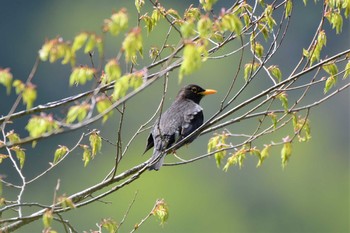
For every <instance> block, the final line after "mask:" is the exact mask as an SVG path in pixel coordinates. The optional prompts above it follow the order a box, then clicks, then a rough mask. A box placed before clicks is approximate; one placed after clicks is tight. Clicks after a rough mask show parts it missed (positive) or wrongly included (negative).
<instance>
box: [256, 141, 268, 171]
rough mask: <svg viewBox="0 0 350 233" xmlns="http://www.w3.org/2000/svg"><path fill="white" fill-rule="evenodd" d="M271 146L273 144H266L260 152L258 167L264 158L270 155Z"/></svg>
mask: <svg viewBox="0 0 350 233" xmlns="http://www.w3.org/2000/svg"><path fill="white" fill-rule="evenodd" d="M270 148H271V145H265V147H264V149H262V151H261V152H260V158H259V162H258V164H257V165H256V166H257V167H260V166H261V165H262V163H263V162H264V160H265V159H266V158H267V157H268V156H269V150H270Z"/></svg>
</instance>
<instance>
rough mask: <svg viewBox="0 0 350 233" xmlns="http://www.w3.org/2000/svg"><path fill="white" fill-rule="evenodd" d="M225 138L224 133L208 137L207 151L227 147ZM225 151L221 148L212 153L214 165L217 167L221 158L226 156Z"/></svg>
mask: <svg viewBox="0 0 350 233" xmlns="http://www.w3.org/2000/svg"><path fill="white" fill-rule="evenodd" d="M226 138H227V135H226V134H225V133H223V134H219V135H216V136H214V137H212V138H210V139H209V142H208V153H210V152H212V151H216V150H221V149H225V148H227V147H228V145H227V144H226ZM226 153H227V152H226V150H223V151H220V152H217V153H215V154H214V157H215V161H216V166H217V167H218V168H219V167H220V165H221V161H222V159H223V158H224V157H225V156H226Z"/></svg>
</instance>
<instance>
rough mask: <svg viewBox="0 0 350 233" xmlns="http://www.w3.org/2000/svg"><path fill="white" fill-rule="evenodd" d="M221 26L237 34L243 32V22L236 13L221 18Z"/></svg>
mask: <svg viewBox="0 0 350 233" xmlns="http://www.w3.org/2000/svg"><path fill="white" fill-rule="evenodd" d="M220 26H221V28H222V30H224V31H226V30H229V31H231V32H235V33H236V34H237V35H240V34H241V33H242V28H243V24H242V22H241V20H240V19H239V17H238V16H236V15H235V14H225V15H224V16H223V17H222V19H221V25H220Z"/></svg>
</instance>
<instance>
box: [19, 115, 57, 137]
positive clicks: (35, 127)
mask: <svg viewBox="0 0 350 233" xmlns="http://www.w3.org/2000/svg"><path fill="white" fill-rule="evenodd" d="M25 129H26V130H27V131H28V132H29V135H30V136H31V137H33V138H36V137H39V136H41V135H43V134H44V133H50V132H52V131H54V130H57V129H59V125H58V123H57V121H55V120H54V119H53V117H52V115H44V114H43V115H40V116H33V117H32V118H30V119H29V121H28V124H27V125H26V127H25Z"/></svg>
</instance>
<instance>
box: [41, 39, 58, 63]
mask: <svg viewBox="0 0 350 233" xmlns="http://www.w3.org/2000/svg"><path fill="white" fill-rule="evenodd" d="M56 43H57V39H54V40H49V41H46V42H45V43H44V44H43V46H42V47H41V49H40V50H39V58H40V60H41V61H47V60H48V58H49V55H50V51H51V49H52V48H53V47H54V45H55V44H56Z"/></svg>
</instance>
